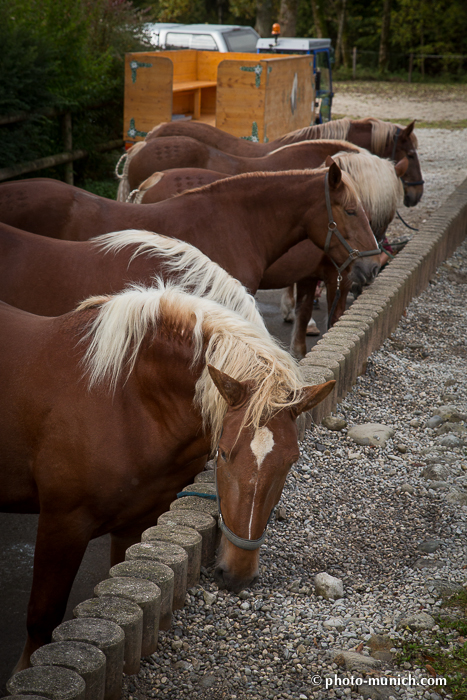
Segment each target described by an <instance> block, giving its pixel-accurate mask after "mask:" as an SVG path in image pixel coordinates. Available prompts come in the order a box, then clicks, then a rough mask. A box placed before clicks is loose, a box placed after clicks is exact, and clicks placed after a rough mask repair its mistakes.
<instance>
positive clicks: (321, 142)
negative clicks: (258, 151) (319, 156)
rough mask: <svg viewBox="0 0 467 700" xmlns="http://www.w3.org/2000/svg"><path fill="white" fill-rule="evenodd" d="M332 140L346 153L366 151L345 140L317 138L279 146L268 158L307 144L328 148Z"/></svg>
mask: <svg viewBox="0 0 467 700" xmlns="http://www.w3.org/2000/svg"><path fill="white" fill-rule="evenodd" d="M331 140H332V145H333V146H337V147H339V148H341V149H342V150H343V151H344V150H346V151H349V152H352V153H360V152H361V151H362V150H364V149H362V148H360V146H356V145H355V144H354V143H350V142H349V141H345V140H343V139H323V138H316V139H309V140H306V139H302V140H301V141H300V143H287V144H285V145H284V146H279V148H276V149H275V150H274V151H271V152H270V153H268V156H271V155H272V154H273V153H278V152H279V151H285V150H286V149H289V148H297V147H300V146H301V145H303V144H306V143H313V144H316V145H317V146H319V145H325V146H327V145H328V141H331Z"/></svg>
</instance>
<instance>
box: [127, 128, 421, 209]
mask: <svg viewBox="0 0 467 700" xmlns="http://www.w3.org/2000/svg"><path fill="white" fill-rule="evenodd" d="M414 126H415V121H413V122H412V123H411V124H409V125H408V126H406V127H403V126H399V125H398V124H392V123H391V122H384V121H381V119H376V118H374V117H366V118H365V119H348V118H347V117H346V118H344V119H336V120H335V121H330V122H326V123H325V124H317V125H315V126H307V127H305V128H303V129H298V130H296V131H292V132H290V133H289V134H285V136H281V137H280V138H278V139H275V140H274V141H270V142H269V143H254V142H253V141H246V140H245V139H240V138H238V137H237V136H232V135H231V134H227V133H226V132H225V131H222V130H221V129H217V128H216V127H215V126H210V125H209V124H202V123H201V122H165V123H163V124H159V125H158V126H156V127H154V129H152V131H150V132H149V133H148V135H147V136H146V141H150V140H152V139H154V138H161V137H163V138H166V137H168V136H188V137H190V138H193V139H197V140H198V141H201V142H202V143H205V144H206V145H208V146H212V147H213V148H217V149H219V150H220V151H224V153H231V154H232V155H235V156H244V157H245V158H258V157H261V156H265V155H267V154H268V153H270V152H271V151H275V150H276V149H277V148H280V147H281V146H285V145H287V144H290V143H297V142H298V141H313V140H315V139H340V140H345V141H350V143H354V144H355V145H356V146H361V147H362V148H366V149H367V150H368V151H371V153H374V154H375V155H377V156H380V157H381V158H391V160H393V161H395V162H398V161H400V160H402V159H403V158H404V157H405V158H408V159H409V166H408V168H407V172H406V173H405V180H404V181H403V184H404V192H405V199H404V204H405V206H406V207H413V206H415V205H416V204H417V203H418V202H419V201H420V199H421V197H422V194H423V184H424V183H423V177H422V171H421V168H420V161H419V159H418V153H417V148H418V143H417V137H416V136H415V133H414ZM326 155H327V154H326ZM323 160H324V159H323ZM156 169H157V170H160V169H161V168H156ZM119 177H120V176H119Z"/></svg>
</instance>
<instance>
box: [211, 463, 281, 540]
mask: <svg viewBox="0 0 467 700" xmlns="http://www.w3.org/2000/svg"><path fill="white" fill-rule="evenodd" d="M215 464H216V466H215V467H214V477H215V481H214V483H215V485H216V498H217V509H218V511H219V523H218V524H219V528H220V531H221V532H222V534H223V535H225V537H226V538H227V539H228V540H229V542H231V543H232V544H234V545H235V546H236V547H239V549H246V550H248V551H253V550H255V549H259V548H260V547H261V545H262V544H264V541H265V539H266V534H267V528H268V525H269V523H270V522H271V518H272V516H273V513H274V508H273V509H272V510H271V513H270V514H269V518H268V521H267V523H266V527H265V528H264V530H263V534H262V535H261V537H258V539H256V540H249V539H247V538H245V537H239V536H238V535H236V534H235V533H234V532H232V530H231V529H230V528H228V527H227V525H226V524H225V522H224V518H223V517H222V511H221V499H220V496H219V489H218V488H217V455H216V462H215Z"/></svg>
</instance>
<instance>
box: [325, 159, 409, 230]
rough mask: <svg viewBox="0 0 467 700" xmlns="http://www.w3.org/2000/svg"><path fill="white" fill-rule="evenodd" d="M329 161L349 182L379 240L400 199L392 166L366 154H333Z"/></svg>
mask: <svg viewBox="0 0 467 700" xmlns="http://www.w3.org/2000/svg"><path fill="white" fill-rule="evenodd" d="M362 150H363V149H362ZM332 159H333V160H334V161H335V162H336V163H337V164H338V166H339V167H340V168H341V169H342V170H343V171H345V172H346V173H348V174H349V175H350V177H351V178H352V181H353V182H354V184H355V187H356V189H357V192H358V194H359V196H360V200H361V202H362V205H363V208H364V209H365V212H366V214H367V216H368V218H369V219H370V220H371V227H372V229H373V231H374V232H375V234H376V237H377V238H381V235H382V233H384V231H385V230H386V228H387V227H388V226H389V224H390V222H391V221H392V220H393V218H394V216H395V214H396V209H397V207H398V206H400V203H401V200H402V197H403V195H404V188H403V186H402V182H401V180H400V178H399V177H398V176H397V174H396V171H395V169H394V164H393V163H392V162H391V161H390V160H388V159H384V158H380V157H379V156H374V155H372V154H371V153H370V152H369V151H363V152H362V153H336V155H334V156H332Z"/></svg>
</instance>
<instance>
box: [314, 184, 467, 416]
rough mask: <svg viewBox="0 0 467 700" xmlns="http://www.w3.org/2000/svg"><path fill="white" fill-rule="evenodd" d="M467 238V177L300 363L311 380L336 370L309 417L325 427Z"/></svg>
mask: <svg viewBox="0 0 467 700" xmlns="http://www.w3.org/2000/svg"><path fill="white" fill-rule="evenodd" d="M466 235H467V179H466V180H464V182H463V183H462V184H461V185H460V186H459V187H458V188H457V189H456V190H455V191H454V192H453V193H452V194H451V196H450V197H448V199H447V200H446V202H445V203H444V204H443V205H442V206H441V207H440V208H439V209H438V210H437V211H436V212H435V213H434V214H433V215H432V216H431V217H430V218H429V219H428V221H427V222H426V223H425V224H424V225H423V226H422V227H421V228H420V231H419V233H418V235H417V236H416V238H414V239H412V240H411V241H410V242H409V243H408V244H407V245H406V247H405V248H404V250H402V251H401V252H400V253H399V254H398V255H397V257H396V258H395V260H393V261H392V262H391V264H390V265H388V267H387V268H386V269H385V270H384V271H383V272H382V273H381V274H380V275H379V276H378V277H377V278H376V280H375V281H374V282H373V284H372V285H371V286H370V287H369V288H368V289H367V290H365V291H364V292H363V294H362V295H361V296H360V297H359V298H358V299H356V301H355V302H354V303H353V304H352V306H351V307H350V309H348V310H347V311H345V313H344V314H343V316H342V317H341V319H340V320H339V321H338V322H337V323H336V324H335V325H334V326H333V327H332V328H331V329H330V330H329V331H328V332H327V333H325V334H324V336H323V337H322V339H321V340H319V341H318V343H317V344H316V345H315V347H314V348H313V349H312V350H311V352H309V353H307V355H306V356H305V358H304V359H303V360H302V361H301V362H300V364H301V365H302V367H303V368H304V370H305V377H306V378H307V380H308V377H309V378H310V379H312V378H313V380H314V379H316V381H319V379H318V377H319V376H320V375H321V374H323V372H324V370H325V369H326V370H328V371H332V372H333V378H334V379H336V380H337V386H336V390H335V391H333V392H331V395H330V396H329V397H328V399H326V401H323V402H322V403H321V404H319V405H318V406H316V407H315V408H314V409H313V410H312V411H311V412H310V413H311V416H310V417H307V422H308V424H309V423H310V422H312V421H314V422H315V423H321V421H322V420H323V418H324V417H325V416H327V415H329V413H331V412H332V411H333V410H334V409H335V408H336V406H337V403H338V402H339V401H340V400H341V399H343V398H344V396H345V395H346V394H347V393H348V392H349V391H350V390H351V388H352V386H353V384H354V383H355V380H356V378H357V376H358V375H359V374H360V372H361V369H362V366H364V363H365V362H366V360H367V359H368V357H369V356H370V355H371V353H372V352H374V351H375V350H377V349H378V348H380V347H381V345H382V344H383V343H384V341H385V340H386V338H387V337H388V336H389V335H391V333H392V332H393V331H394V330H395V329H396V327H397V325H398V323H399V320H400V318H401V316H402V314H403V313H404V311H405V309H406V308H407V306H408V304H409V303H410V301H411V300H412V299H413V298H414V297H416V296H418V295H419V294H420V293H421V292H422V291H423V290H424V289H425V288H426V287H427V286H428V284H429V282H430V279H431V278H432V276H433V274H434V272H435V271H436V268H437V267H439V265H440V264H441V263H442V262H443V261H444V260H446V259H447V258H448V257H450V256H451V255H452V253H453V252H454V251H455V250H456V248H457V247H458V246H459V245H460V244H461V243H462V241H463V240H464V238H465V237H466Z"/></svg>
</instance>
